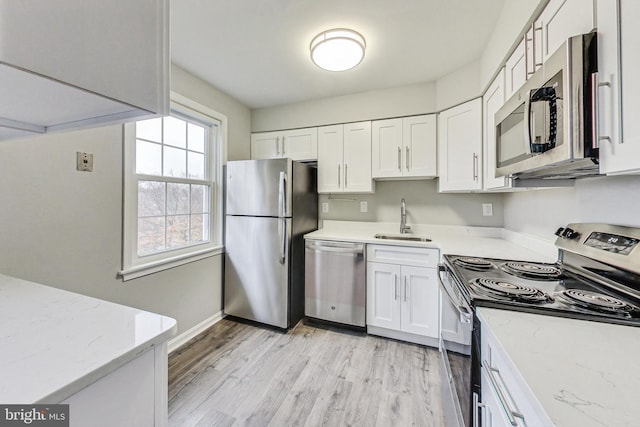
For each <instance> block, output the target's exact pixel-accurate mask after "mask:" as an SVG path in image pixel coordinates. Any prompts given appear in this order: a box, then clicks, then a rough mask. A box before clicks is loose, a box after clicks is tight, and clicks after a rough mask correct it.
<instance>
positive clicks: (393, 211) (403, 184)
mask: <svg viewBox="0 0 640 427" xmlns="http://www.w3.org/2000/svg"><path fill="white" fill-rule="evenodd" d="M402 198H404V199H405V200H406V204H407V221H408V223H409V224H444V225H475V226H484V227H502V224H503V221H504V218H503V216H502V214H503V196H502V194H440V193H438V187H437V180H435V179H433V180H416V181H378V182H376V192H375V194H344V195H341V194H333V195H331V196H330V197H329V195H320V198H319V199H320V200H319V202H320V203H322V202H328V203H329V213H320V219H321V220H325V219H336V220H346V221H381V222H397V223H398V224H399V223H400V200H401V199H402ZM360 201H366V202H367V205H368V212H367V213H361V212H360ZM482 203H493V216H486V217H485V216H482ZM321 206H322V205H321ZM320 212H322V209H320Z"/></svg>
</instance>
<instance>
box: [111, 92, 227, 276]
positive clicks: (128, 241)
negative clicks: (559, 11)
mask: <svg viewBox="0 0 640 427" xmlns="http://www.w3.org/2000/svg"><path fill="white" fill-rule="evenodd" d="M170 111H171V114H170V115H173V114H175V117H178V118H181V117H184V118H186V119H193V120H196V121H199V122H202V123H204V124H206V123H210V124H212V125H216V126H215V128H214V129H215V131H216V135H215V136H214V138H212V139H209V141H208V143H209V147H208V148H207V150H208V155H207V163H208V167H209V176H208V178H207V179H206V181H207V182H208V183H209V185H210V186H211V192H210V196H209V203H210V206H209V212H210V223H209V233H210V241H209V242H205V243H197V244H195V245H190V246H185V247H181V248H176V249H167V250H163V251H161V252H157V253H154V254H150V255H143V256H138V254H137V240H138V235H137V234H138V180H139V176H138V174H137V173H136V122H131V123H126V124H125V125H124V126H123V209H122V210H123V221H122V223H123V227H122V270H121V271H119V272H118V275H119V276H121V278H122V280H123V281H127V280H131V279H135V278H138V277H142V276H146V275H149V274H153V273H157V272H159V271H163V270H166V269H169V268H173V267H177V266H179V265H183V264H186V263H190V262H194V261H198V260H201V259H204V258H208V257H211V256H215V255H218V254H221V253H222V252H223V222H224V218H223V210H222V209H223V167H224V165H225V164H226V151H227V150H226V148H227V117H226V116H225V115H224V114H221V113H219V112H217V111H214V110H212V109H211V108H208V107H206V106H204V105H202V104H199V103H197V102H195V101H193V100H191V99H189V98H187V97H185V96H182V95H180V94H177V93H175V92H171V108H170ZM140 177H142V179H143V180H144V177H148V176H147V175H140ZM165 179H166V178H165V177H163V179H161V180H165ZM172 180H173V179H172V178H169V181H172ZM177 180H181V178H177ZM196 181H202V180H196Z"/></svg>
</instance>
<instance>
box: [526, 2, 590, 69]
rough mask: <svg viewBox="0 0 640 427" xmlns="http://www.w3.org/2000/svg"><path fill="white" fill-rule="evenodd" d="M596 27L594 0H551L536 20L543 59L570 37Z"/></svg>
mask: <svg viewBox="0 0 640 427" xmlns="http://www.w3.org/2000/svg"><path fill="white" fill-rule="evenodd" d="M594 27H595V23H594V17H593V0H551V1H550V2H549V4H547V6H546V7H545V8H544V10H543V11H542V13H541V14H540V16H539V17H538V19H537V20H536V22H535V28H538V29H540V35H541V40H540V45H541V48H542V61H546V60H547V58H549V56H551V54H553V53H554V52H555V51H556V50H558V48H559V47H560V45H561V44H562V43H564V42H565V41H566V40H567V39H568V38H569V37H571V36H576V35H578V34H584V33H588V32H590V31H591V30H593V29H594Z"/></svg>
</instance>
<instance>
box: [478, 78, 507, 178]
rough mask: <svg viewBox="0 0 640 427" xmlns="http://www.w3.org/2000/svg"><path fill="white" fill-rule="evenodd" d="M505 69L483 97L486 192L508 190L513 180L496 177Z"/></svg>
mask: <svg viewBox="0 0 640 427" xmlns="http://www.w3.org/2000/svg"><path fill="white" fill-rule="evenodd" d="M504 101H505V98H504V68H503V69H502V70H501V71H500V73H498V75H497V76H496V79H495V80H494V81H493V83H491V86H489V88H488V89H487V91H486V92H485V94H484V96H483V97H482V115H483V117H482V119H483V124H484V126H483V128H484V134H483V136H484V138H483V140H484V141H483V142H484V143H483V149H484V152H483V160H484V167H483V170H484V180H483V185H484V189H485V190H493V189H499V188H508V187H509V186H510V183H511V180H510V179H509V178H506V177H504V176H500V177H496V120H495V114H496V112H497V111H498V110H499V109H500V108H501V107H502V105H503V104H504Z"/></svg>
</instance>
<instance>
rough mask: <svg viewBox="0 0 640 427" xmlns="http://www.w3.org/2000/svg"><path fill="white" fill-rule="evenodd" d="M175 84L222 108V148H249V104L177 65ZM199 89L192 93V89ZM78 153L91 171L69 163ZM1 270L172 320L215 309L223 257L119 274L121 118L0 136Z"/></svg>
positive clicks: (200, 316) (190, 322)
mask: <svg viewBox="0 0 640 427" xmlns="http://www.w3.org/2000/svg"><path fill="white" fill-rule="evenodd" d="M174 76H175V77H177V78H178V80H179V82H178V83H179V84H178V85H175V86H174V87H173V90H175V91H178V92H180V93H181V94H183V95H185V96H192V97H193V98H194V99H195V100H196V101H198V102H200V103H202V104H204V105H207V106H209V107H210V108H212V109H214V110H217V111H219V112H221V113H224V114H226V115H227V117H228V120H229V135H230V138H229V139H230V141H229V150H228V151H229V153H231V154H232V155H233V156H236V157H239V156H244V155H245V154H246V153H248V147H249V134H250V131H249V121H250V112H249V109H248V108H247V107H244V106H243V105H242V104H240V103H238V102H236V101H233V99H231V98H228V97H226V95H224V94H221V93H220V92H218V91H216V90H215V89H213V88H210V87H206V86H203V85H202V83H201V82H200V81H198V80H197V79H195V78H193V77H191V76H189V75H187V74H186V73H185V72H183V71H179V72H178V73H175V70H174ZM194 95H197V96H194ZM76 151H83V152H88V153H92V154H93V155H94V171H93V172H91V173H87V172H77V171H76V170H75V161H76V160H75V159H76ZM0 182H2V186H0V200H2V202H1V203H0V219H1V222H0V236H1V237H0V272H1V273H3V274H9V275H13V276H17V277H20V278H24V279H26V280H32V281H36V282H40V283H44V284H47V285H51V286H55V287H58V288H62V289H67V290H70V291H74V292H78V293H82V294H85V295H90V296H94V297H97V298H101V299H105V300H108V301H113V302H117V303H121V304H125V305H129V306H133V307H138V308H141V309H144V310H149V311H152V312H156V313H161V314H164V315H167V316H171V317H174V318H176V319H177V320H178V332H179V333H180V332H183V331H185V330H188V329H189V328H191V327H193V326H195V325H196V324H198V323H200V322H202V321H203V320H205V319H207V318H209V317H211V316H213V315H215V314H216V313H219V312H220V310H221V309H222V300H221V297H222V260H223V257H222V256H221V255H219V256H215V257H210V258H207V259H204V260H201V261H197V262H193V263H190V264H186V265H183V266H180V267H177V268H173V269H170V270H165V271H163V272H160V273H156V274H153V275H149V276H146V277H142V278H139V279H135V280H130V281H127V282H122V281H121V280H120V279H119V278H117V277H116V273H117V272H118V271H119V270H120V269H121V268H122V266H121V257H122V238H121V234H122V126H108V127H101V128H96V129H90V130H83V131H77V132H67V133H60V134H53V135H48V136H40V137H34V138H28V139H18V140H13V141H3V142H0Z"/></svg>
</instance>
